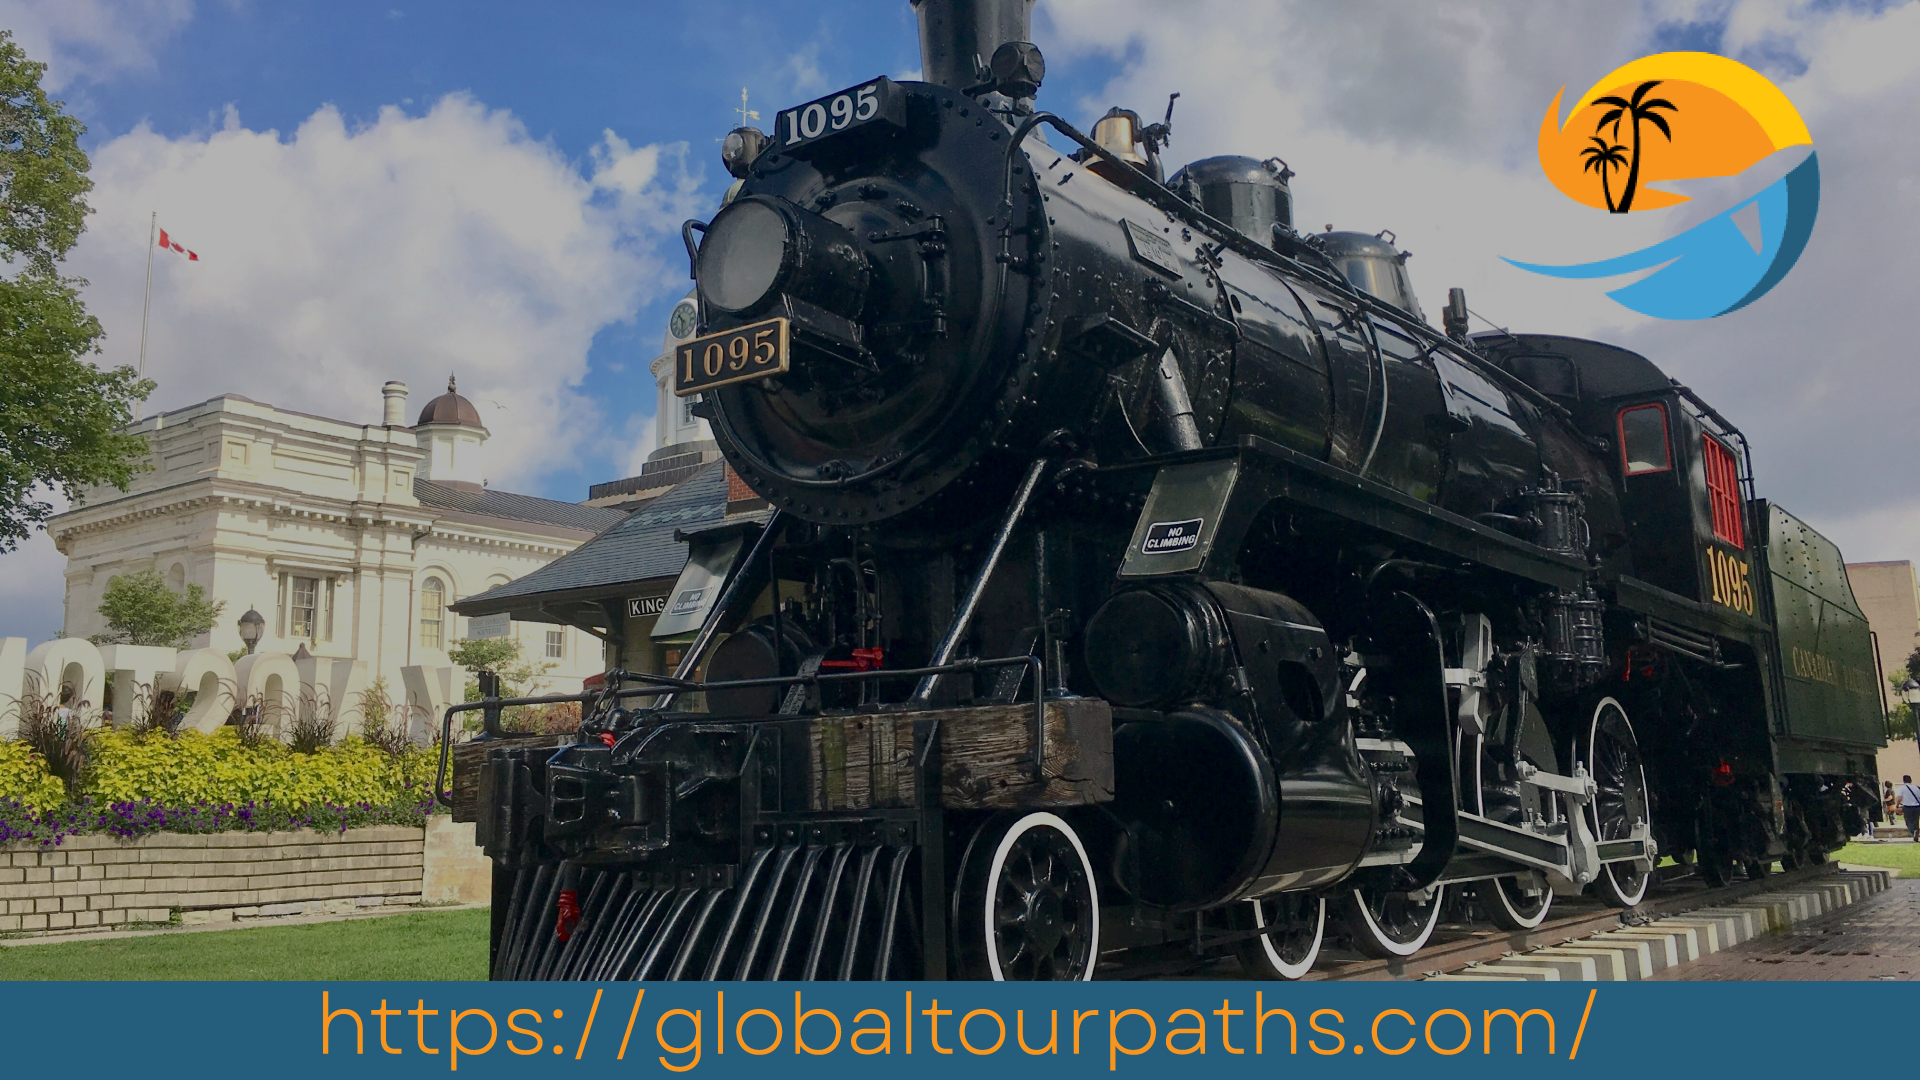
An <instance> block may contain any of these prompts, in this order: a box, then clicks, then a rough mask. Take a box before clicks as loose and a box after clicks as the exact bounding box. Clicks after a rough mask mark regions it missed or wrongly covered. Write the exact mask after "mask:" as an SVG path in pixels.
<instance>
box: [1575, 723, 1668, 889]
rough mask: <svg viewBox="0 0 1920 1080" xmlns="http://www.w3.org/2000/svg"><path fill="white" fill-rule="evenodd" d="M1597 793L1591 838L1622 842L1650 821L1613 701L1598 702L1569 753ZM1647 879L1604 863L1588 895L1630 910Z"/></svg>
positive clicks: (1631, 868)
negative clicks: (1583, 732) (1582, 766)
mask: <svg viewBox="0 0 1920 1080" xmlns="http://www.w3.org/2000/svg"><path fill="white" fill-rule="evenodd" d="M1575 754H1576V757H1575V760H1577V761H1578V762H1579V763H1580V764H1582V765H1585V766H1586V769H1587V775H1589V776H1591V777H1593V782H1594V785H1595V786H1596V788H1597V789H1598V790H1596V791H1595V792H1594V796H1593V801H1592V802H1590V803H1588V804H1587V825H1588V827H1589V828H1591V829H1592V830H1593V835H1594V839H1596V840H1598V841H1600V842H1601V843H1605V842H1606V841H1608V840H1625V839H1627V838H1628V837H1629V836H1631V835H1632V834H1633V830H1634V827H1635V826H1637V825H1640V824H1642V823H1646V822H1650V821H1651V820H1652V817H1651V815H1650V814H1649V813H1648V809H1647V773H1646V769H1645V768H1643V767H1642V766H1641V764H1640V742H1639V740H1638V739H1635V738H1634V735H1633V725H1632V724H1630V723H1628V722H1627V711H1626V710H1625V709H1623V708H1621V707H1620V703H1619V702H1618V701H1615V700H1614V699H1613V698H1610V697H1609V698H1601V699H1600V702H1599V704H1597V705H1595V706H1594V709H1593V719H1592V721H1591V722H1590V723H1589V724H1588V725H1587V731H1586V734H1585V737H1584V738H1583V739H1581V741H1580V744H1579V746H1578V747H1577V748H1576V750H1575ZM1652 878H1653V875H1652V874H1651V873H1649V872H1648V871H1646V870H1641V869H1639V868H1638V867H1637V866H1635V864H1633V863H1631V862H1615V863H1607V864H1605V865H1603V866H1601V867H1600V875H1599V877H1598V878H1596V879H1595V880H1594V883H1593V884H1594V892H1595V893H1597V894H1598V895H1599V897H1600V899H1601V900H1603V901H1605V902H1606V903H1608V904H1610V905H1612V906H1614V907H1623V908H1625V907H1632V906H1633V905H1635V904H1637V903H1639V902H1640V901H1641V900H1643V899H1645V898H1646V895H1647V884H1648V882H1650V881H1651V880H1652Z"/></svg>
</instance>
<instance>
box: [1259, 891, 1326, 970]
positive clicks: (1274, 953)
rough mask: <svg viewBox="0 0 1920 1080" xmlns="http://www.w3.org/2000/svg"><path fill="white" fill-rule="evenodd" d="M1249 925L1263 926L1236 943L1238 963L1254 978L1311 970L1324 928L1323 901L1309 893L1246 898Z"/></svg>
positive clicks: (1324, 934)
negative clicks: (1249, 913)
mask: <svg viewBox="0 0 1920 1080" xmlns="http://www.w3.org/2000/svg"><path fill="white" fill-rule="evenodd" d="M1247 904H1248V906H1250V907H1251V908H1252V909H1253V925H1254V927H1255V928H1256V929H1259V930H1265V931H1266V933H1263V934H1261V935H1260V936H1259V937H1256V938H1251V939H1249V940H1247V941H1243V942H1241V943H1240V963H1241V965H1242V966H1244V967H1245V968H1246V969H1247V972H1248V973H1249V974H1251V975H1252V976H1253V977H1254V978H1256V979H1297V978H1299V977H1300V976H1302V975H1305V974H1306V973H1307V972H1309V971H1311V970H1313V962H1314V961H1315V960H1317V959H1319V957H1320V942H1321V940H1322V939H1323V938H1325V937H1326V932H1327V901H1326V900H1325V899H1324V898H1322V897H1319V896H1314V895H1312V894H1310V893H1303V892H1292V893H1279V894H1277V895H1274V896H1267V897H1262V898H1260V899H1258V900H1249V901H1247Z"/></svg>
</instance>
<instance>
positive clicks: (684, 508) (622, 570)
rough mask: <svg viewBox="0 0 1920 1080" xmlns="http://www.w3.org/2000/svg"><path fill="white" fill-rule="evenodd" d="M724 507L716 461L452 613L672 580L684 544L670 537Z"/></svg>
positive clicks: (681, 563) (714, 517)
mask: <svg viewBox="0 0 1920 1080" xmlns="http://www.w3.org/2000/svg"><path fill="white" fill-rule="evenodd" d="M568 505H571V504H568ZM579 509H591V508H590V507H580V508H579ZM726 509H727V478H726V470H725V468H724V467H723V466H722V465H721V463H720V462H718V461H715V462H712V463H710V464H709V465H708V466H707V467H706V468H705V469H704V470H702V471H701V472H699V473H698V474H696V475H695V476H694V477H693V478H692V479H690V480H687V481H685V482H684V483H682V484H681V485H680V486H679V487H676V488H674V489H673V490H672V491H669V492H667V493H666V494H664V495H662V496H660V497H659V498H657V499H654V500H653V501H652V502H650V503H648V504H647V505H646V506H645V507H643V508H641V509H639V510H636V511H634V512H633V513H632V514H630V515H621V514H620V513H619V512H618V511H611V512H612V513H614V514H615V515H616V516H625V518H626V520H624V521H622V522H620V523H619V524H618V525H615V526H614V527H613V528H610V529H608V530H607V531H606V532H603V533H601V534H600V535H599V536H596V537H594V538H593V539H592V540H589V541H587V542H586V543H584V544H582V545H580V546H579V547H577V548H575V549H574V550H573V551H570V552H568V553H567V554H565V555H562V556H561V557H560V558H558V559H555V560H554V561H552V562H550V563H548V564H547V565H545V566H543V567H541V568H540V569H538V570H535V571H534V572H533V573H531V574H528V575H527V576H525V577H522V578H516V579H514V580H513V581H509V582H507V583H506V584H504V585H500V586H496V587H495V588H492V589H489V590H487V591H486V592H483V593H481V594H479V595H478V596H472V597H468V598H467V599H465V600H462V601H460V602H459V603H457V604H454V605H452V606H453V609H454V610H455V611H458V612H460V613H461V614H463V615H473V614H487V613H488V611H489V610H505V609H506V608H507V607H509V606H511V605H509V604H507V603H505V601H509V600H512V599H515V598H518V597H525V596H533V595H538V594H549V593H561V592H570V591H573V590H577V589H589V588H599V587H603V586H608V585H619V584H622V583H624V582H629V581H645V580H647V579H649V578H670V577H674V576H676V575H678V574H679V573H680V570H681V569H682V568H683V567H685V566H686V564H687V545H685V544H683V543H680V542H679V541H677V540H675V539H674V538H673V534H674V533H675V532H676V531H679V530H683V529H693V528H696V527H698V526H700V525H702V524H705V523H708V522H715V521H719V520H720V519H721V518H722V517H724V516H725V515H726ZM602 512H603V513H607V512H609V511H602Z"/></svg>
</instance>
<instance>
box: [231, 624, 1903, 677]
mask: <svg viewBox="0 0 1920 1080" xmlns="http://www.w3.org/2000/svg"><path fill="white" fill-rule="evenodd" d="M266 630H267V619H266V616H264V615H262V614H260V613H259V612H257V611H255V610H253V609H252V608H248V609H247V613H246V614H245V615H242V616H240V640H241V641H242V642H244V643H245V644H246V646H247V655H248V656H252V655H253V647H254V646H255V645H258V644H260V635H262V634H264V633H266ZM1915 693H1920V686H1916V688H1915Z"/></svg>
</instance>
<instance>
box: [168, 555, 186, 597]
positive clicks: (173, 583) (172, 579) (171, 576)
mask: <svg viewBox="0 0 1920 1080" xmlns="http://www.w3.org/2000/svg"><path fill="white" fill-rule="evenodd" d="M167 588H169V589H172V590H173V591H174V593H175V594H177V595H180V596H185V595H186V594H187V568H186V567H185V566H182V565H181V564H179V563H174V564H173V569H171V570H168V571H167Z"/></svg>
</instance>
